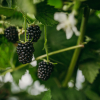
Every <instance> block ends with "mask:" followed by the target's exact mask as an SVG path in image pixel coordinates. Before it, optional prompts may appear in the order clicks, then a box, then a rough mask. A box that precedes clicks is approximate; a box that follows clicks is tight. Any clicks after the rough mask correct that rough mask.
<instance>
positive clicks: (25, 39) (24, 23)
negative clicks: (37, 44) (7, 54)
mask: <svg viewBox="0 0 100 100" xmlns="http://www.w3.org/2000/svg"><path fill="white" fill-rule="evenodd" d="M24 29H25V42H26V16H24Z"/></svg>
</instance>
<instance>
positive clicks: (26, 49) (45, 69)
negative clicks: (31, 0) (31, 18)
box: [4, 25, 54, 80]
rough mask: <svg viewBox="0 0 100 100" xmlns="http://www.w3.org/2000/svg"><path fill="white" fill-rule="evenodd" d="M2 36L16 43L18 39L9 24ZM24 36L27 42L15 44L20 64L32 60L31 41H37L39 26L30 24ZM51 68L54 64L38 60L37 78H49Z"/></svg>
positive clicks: (14, 29) (39, 31) (16, 33)
mask: <svg viewBox="0 0 100 100" xmlns="http://www.w3.org/2000/svg"><path fill="white" fill-rule="evenodd" d="M4 36H5V37H6V38H7V39H8V41H10V42H13V43H16V42H17V41H18V31H17V29H16V27H14V26H10V27H8V28H7V29H5V31H4ZM26 36H27V40H28V42H26V43H18V46H17V53H18V59H19V62H21V63H22V64H26V63H30V62H31V61H32V56H33V52H34V47H33V42H37V40H38V39H39V38H40V36H41V30H40V28H39V26H37V25H31V26H30V27H28V28H27V34H26ZM53 68H54V66H53V64H52V63H50V62H48V63H47V62H45V61H42V62H40V63H39V67H38V78H40V79H42V80H47V79H49V77H50V75H51V73H52V71H53Z"/></svg>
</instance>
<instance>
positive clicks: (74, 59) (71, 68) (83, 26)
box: [63, 7, 90, 87]
mask: <svg viewBox="0 0 100 100" xmlns="http://www.w3.org/2000/svg"><path fill="white" fill-rule="evenodd" d="M89 12H90V10H89V8H88V7H86V8H85V9H84V15H83V18H82V23H81V28H80V36H79V38H78V41H77V45H79V44H82V42H83V39H84V35H85V30H86V25H87V22H88V16H89ZM80 51H81V48H76V49H75V51H74V54H73V57H72V60H71V63H70V66H69V68H68V71H67V74H66V76H65V80H64V82H63V87H66V86H67V83H68V81H69V80H70V78H71V76H72V74H73V71H74V68H75V65H76V63H77V60H78V57H79V54H80Z"/></svg>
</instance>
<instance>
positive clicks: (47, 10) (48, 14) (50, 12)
mask: <svg viewBox="0 0 100 100" xmlns="http://www.w3.org/2000/svg"><path fill="white" fill-rule="evenodd" d="M41 8H42V9H41ZM36 9H37V14H36V16H35V17H36V19H37V20H38V21H39V22H41V23H42V24H44V25H49V26H52V25H54V24H57V23H58V22H56V21H55V20H54V13H55V12H57V11H58V10H57V9H55V8H54V7H53V6H50V5H47V4H46V3H45V2H41V3H39V4H37V5H36Z"/></svg>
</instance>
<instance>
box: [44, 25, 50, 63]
mask: <svg viewBox="0 0 100 100" xmlns="http://www.w3.org/2000/svg"><path fill="white" fill-rule="evenodd" d="M44 38H45V43H44V48H45V51H46V55H47V62H49V56H48V47H47V27H46V25H44Z"/></svg>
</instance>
